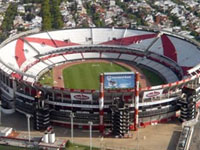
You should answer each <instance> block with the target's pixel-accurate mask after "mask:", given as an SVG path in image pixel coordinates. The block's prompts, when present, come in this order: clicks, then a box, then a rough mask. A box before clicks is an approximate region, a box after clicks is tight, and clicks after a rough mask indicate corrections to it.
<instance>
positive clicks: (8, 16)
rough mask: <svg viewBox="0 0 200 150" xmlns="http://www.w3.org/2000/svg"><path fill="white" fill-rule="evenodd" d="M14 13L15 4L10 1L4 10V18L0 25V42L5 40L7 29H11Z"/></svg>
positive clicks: (7, 33)
mask: <svg viewBox="0 0 200 150" xmlns="http://www.w3.org/2000/svg"><path fill="white" fill-rule="evenodd" d="M16 15H17V5H16V4H15V3H10V5H9V6H8V8H7V10H6V12H5V15H4V19H3V22H2V25H1V30H2V32H1V33H0V42H2V41H3V40H5V39H6V38H7V37H8V35H9V31H10V30H12V29H13V20H14V18H15V16H16Z"/></svg>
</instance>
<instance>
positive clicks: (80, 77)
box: [63, 62, 130, 89]
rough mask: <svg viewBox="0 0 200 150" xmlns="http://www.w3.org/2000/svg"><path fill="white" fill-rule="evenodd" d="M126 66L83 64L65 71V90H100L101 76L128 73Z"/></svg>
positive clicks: (98, 63) (102, 63)
mask: <svg viewBox="0 0 200 150" xmlns="http://www.w3.org/2000/svg"><path fill="white" fill-rule="evenodd" d="M127 71H130V70H129V69H128V68H125V67H124V66H120V65H118V64H115V63H104V62H101V63H100V62H97V63H95V62H94V63H82V64H79V65H73V66H71V67H68V68H66V69H64V70H63V79H64V86H65V88H73V89H99V75H100V74H101V73H104V72H127Z"/></svg>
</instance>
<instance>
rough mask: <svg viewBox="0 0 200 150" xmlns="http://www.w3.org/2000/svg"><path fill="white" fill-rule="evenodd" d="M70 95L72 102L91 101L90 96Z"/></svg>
mask: <svg viewBox="0 0 200 150" xmlns="http://www.w3.org/2000/svg"><path fill="white" fill-rule="evenodd" d="M70 95H71V99H72V100H85V101H91V100H92V95H91V94H82V93H71V94H70Z"/></svg>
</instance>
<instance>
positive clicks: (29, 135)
mask: <svg viewBox="0 0 200 150" xmlns="http://www.w3.org/2000/svg"><path fill="white" fill-rule="evenodd" d="M26 118H27V126H28V141H29V142H30V140H31V134H30V118H31V115H30V114H26Z"/></svg>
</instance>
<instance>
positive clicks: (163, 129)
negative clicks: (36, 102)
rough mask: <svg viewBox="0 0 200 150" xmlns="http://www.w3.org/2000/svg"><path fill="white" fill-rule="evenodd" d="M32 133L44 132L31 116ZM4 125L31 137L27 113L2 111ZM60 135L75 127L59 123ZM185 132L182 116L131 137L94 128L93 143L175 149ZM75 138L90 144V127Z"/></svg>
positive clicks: (145, 149) (67, 135) (150, 149)
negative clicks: (109, 134) (104, 133)
mask: <svg viewBox="0 0 200 150" xmlns="http://www.w3.org/2000/svg"><path fill="white" fill-rule="evenodd" d="M31 124H32V126H31V137H32V139H38V138H40V137H42V135H43V133H42V132H38V131H33V120H31ZM2 126H7V127H12V128H13V129H14V130H16V131H17V132H18V133H19V135H17V137H18V138H25V139H28V133H27V120H26V117H25V115H22V114H19V113H15V114H12V115H4V114H2ZM54 129H55V133H56V138H57V139H61V140H68V139H69V140H70V139H71V130H70V129H67V128H64V127H55V128H54ZM180 132H181V124H180V123H179V121H178V120H175V121H171V122H169V123H165V124H158V125H154V126H147V127H146V128H140V129H139V131H138V132H134V131H133V132H131V134H132V137H131V138H111V137H107V138H105V137H104V138H102V137H101V135H100V134H99V133H98V132H97V131H93V133H92V134H93V139H92V144H93V146H95V147H101V148H112V149H115V150H117V149H119V150H121V149H122V150H123V149H124V150H125V149H126V150H133V149H138V148H139V149H140V150H156V149H159V150H175V147H176V144H177V142H178V139H179V136H180ZM74 142H75V143H79V144H83V145H89V144H90V140H89V131H87V130H80V129H75V130H74Z"/></svg>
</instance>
